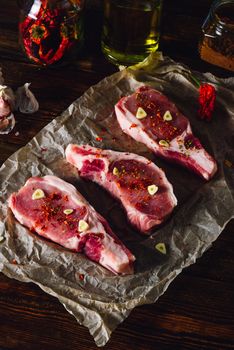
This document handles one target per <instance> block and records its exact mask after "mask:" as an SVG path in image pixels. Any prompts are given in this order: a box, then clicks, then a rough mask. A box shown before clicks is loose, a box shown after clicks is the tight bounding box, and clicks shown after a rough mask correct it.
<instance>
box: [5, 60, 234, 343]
mask: <svg viewBox="0 0 234 350" xmlns="http://www.w3.org/2000/svg"><path fill="white" fill-rule="evenodd" d="M190 74H191V72H190V71H189V70H188V69H187V68H186V67H184V66H182V65H181V64H178V63H175V62H173V61H171V60H170V59H168V58H166V59H163V58H162V57H161V58H160V55H156V56H151V57H149V58H148V60H147V61H145V62H144V63H143V64H141V65H138V66H135V67H132V68H129V69H127V70H126V69H124V70H122V71H121V72H118V73H116V74H114V75H112V76H110V77H107V78H105V79H104V80H102V81H101V82H100V83H98V84H97V85H96V86H93V87H91V88H90V89H89V90H88V91H87V92H86V93H85V94H84V95H83V96H82V97H80V98H79V99H78V100H76V101H75V102H74V103H73V104H72V105H71V106H70V107H69V108H68V109H67V110H66V111H65V112H64V113H63V114H62V115H61V116H59V117H57V118H56V119H55V120H53V121H52V122H51V123H50V124H48V125H47V126H46V127H45V128H44V129H43V130H42V131H41V132H39V134H38V135H36V137H34V138H33V139H32V141H30V142H29V143H28V144H27V145H26V146H25V147H23V148H22V149H20V150H19V151H18V152H16V153H15V154H13V155H12V156H11V157H10V158H9V159H8V160H7V161H6V162H5V163H4V164H3V165H2V167H1V170H0V184H1V185H0V186H1V196H0V235H2V236H5V241H4V242H2V243H1V244H0V271H2V272H3V273H4V274H5V275H7V276H9V277H12V278H15V279H17V280H20V281H22V282H34V283H36V284H37V285H38V286H40V288H42V289H43V290H44V291H45V292H47V293H49V294H50V295H53V296H55V297H56V298H58V300H59V301H60V302H61V303H62V304H63V305H64V307H65V308H66V309H67V311H68V312H70V313H71V314H72V315H73V316H74V317H75V318H76V319H77V321H78V322H79V323H80V324H82V325H84V326H86V327H88V329H89V331H90V333H91V334H92V336H93V337H94V340H95V342H96V344H97V346H103V345H105V343H106V342H107V341H108V340H109V338H110V336H111V332H112V331H113V330H114V329H115V328H116V327H117V325H118V324H119V323H120V322H122V321H123V320H124V319H125V318H126V317H127V316H128V315H129V313H130V312H131V310H132V309H133V308H134V307H135V306H137V305H142V304H146V303H153V302H155V301H156V300H157V299H158V297H159V296H160V295H162V294H163V293H164V292H165V290H166V289H167V287H168V285H169V284H170V283H171V282H172V281H173V279H174V278H175V277H176V276H177V275H178V274H179V273H180V272H181V271H182V269H183V268H184V267H186V266H189V265H190V264H192V263H194V262H195V261H196V260H197V258H199V257H200V256H201V255H202V254H203V253H204V252H205V251H206V250H207V249H208V248H209V247H210V246H211V245H212V242H213V241H215V240H216V239H217V237H218V236H219V234H220V233H221V231H222V230H223V228H224V226H225V225H226V223H227V222H228V221H229V220H230V219H231V218H232V217H233V216H234V215H233V214H234V213H233V208H234V200H233V188H234V172H233V167H232V163H234V150H233V129H234V91H233V87H234V79H227V80H221V79H217V78H215V77H214V76H212V75H211V74H206V75H202V74H199V73H197V72H193V73H192V74H194V76H196V78H198V79H200V80H202V81H209V82H211V83H214V84H215V87H216V89H217V102H216V108H215V112H214V116H213V119H212V121H211V122H210V123H206V122H204V121H201V120H199V119H198V117H197V110H198V105H197V100H198V90H197V88H196V87H195V86H194V85H193V84H192V83H191V80H190V79H189V77H190ZM142 84H150V85H152V86H153V87H155V88H157V89H158V90H160V91H162V92H163V93H165V94H166V95H167V96H168V97H169V98H170V99H171V100H172V101H173V102H175V103H176V104H177V106H178V107H179V109H180V110H181V111H182V112H183V113H184V114H185V115H186V116H187V117H188V118H189V120H190V122H191V125H192V128H193V131H194V134H195V135H196V136H198V137H199V138H200V140H201V142H202V143H203V144H204V146H205V148H206V149H207V150H208V151H209V152H210V153H211V154H213V155H214V157H215V159H216V160H217V162H218V167H219V170H218V173H217V174H216V175H215V177H214V178H213V179H212V180H211V181H209V182H205V181H204V180H202V179H200V178H199V177H197V176H196V175H194V174H193V173H190V172H189V171H187V170H185V169H183V168H182V167H179V166H176V165H172V164H169V163H167V162H166V161H162V160H159V159H158V158H156V157H155V156H154V155H153V154H152V153H151V152H149V151H148V150H147V148H146V147H145V146H143V145H142V144H140V143H137V142H135V141H134V140H133V139H131V138H130V137H128V136H126V135H125V134H123V133H122V131H121V129H120V127H119V126H118V124H117V122H116V118H115V114H114V104H115V103H116V102H117V101H118V100H119V98H120V97H121V96H123V95H128V94H130V93H131V92H133V91H134V90H135V89H136V88H137V87H138V86H140V85H142ZM97 137H99V138H102V139H103V141H102V142H100V141H96V138H97ZM70 142H72V143H78V144H79V143H82V144H84V143H89V144H90V145H93V146H97V147H103V148H111V149H113V150H118V151H130V152H135V153H138V154H140V155H144V156H146V157H148V158H149V159H151V160H153V161H154V162H155V163H156V164H157V165H159V166H160V167H162V168H163V169H164V170H165V172H166V175H167V177H168V179H169V181H170V182H171V183H172V184H173V186H174V191H175V195H176V196H177V198H178V206H177V207H176V209H175V210H174V212H173V214H172V216H171V217H170V219H169V220H168V221H167V222H166V223H165V224H164V225H162V226H161V227H160V228H158V229H156V230H155V231H154V233H153V234H152V235H151V236H149V237H145V236H142V235H140V234H139V233H137V232H136V231H134V229H133V228H132V227H131V225H130V224H129V223H128V221H127V219H126V215H125V213H124V211H123V209H122V208H121V206H120V204H119V203H118V202H117V201H116V200H114V199H113V198H111V196H110V195H109V194H107V193H106V192H105V191H104V190H103V189H101V188H100V187H98V186H97V185H96V184H93V183H91V182H87V181H84V180H82V179H80V178H79V176H78V174H77V170H76V169H75V168H74V167H72V166H71V165H69V164H68V163H66V161H65V159H64V150H65V148H66V146H67V145H68V144H69V143H70ZM47 174H54V175H56V176H59V177H61V178H62V179H64V180H66V181H68V182H70V183H72V184H73V185H75V186H76V188H77V189H78V190H79V191H80V192H81V193H82V194H83V195H84V196H85V197H86V198H87V199H88V200H89V202H90V203H91V204H92V205H93V206H94V207H95V209H96V210H97V211H99V212H100V213H101V214H102V215H103V216H104V217H105V218H106V219H107V220H108V221H109V223H110V225H111V226H112V228H113V230H114V232H115V233H116V234H117V235H118V236H119V237H120V238H121V239H122V241H123V242H124V243H125V244H126V245H127V246H128V248H129V249H130V250H131V251H132V252H133V253H134V254H135V256H136V264H135V274H134V275H132V276H124V277H121V276H115V275H113V274H112V273H111V272H109V271H107V270H105V269H104V268H102V267H101V266H99V265H98V264H96V263H94V262H91V261H89V260H87V259H86V258H85V256H83V255H82V254H77V253H73V252H69V251H68V250H66V249H64V248H62V247H60V246H59V245H57V244H54V243H51V242H49V241H47V240H45V239H43V238H40V237H39V236H37V235H35V234H33V233H30V232H29V230H28V229H26V228H25V227H23V226H21V225H20V224H19V223H18V222H17V221H16V220H15V219H14V217H13V215H12V213H11V211H10V210H9V209H8V207H7V199H8V197H9V195H10V194H11V193H12V192H14V191H17V190H18V189H19V188H20V187H21V186H23V185H24V183H25V181H26V180H27V179H28V178H29V177H31V176H44V175H47ZM159 242H163V243H165V245H166V248H167V254H166V255H164V254H161V253H160V252H159V251H157V250H156V249H155V245H156V244H157V243H159Z"/></svg>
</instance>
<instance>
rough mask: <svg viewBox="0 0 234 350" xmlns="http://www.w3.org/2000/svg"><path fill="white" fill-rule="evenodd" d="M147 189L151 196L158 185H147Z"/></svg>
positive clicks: (155, 191)
mask: <svg viewBox="0 0 234 350" xmlns="http://www.w3.org/2000/svg"><path fill="white" fill-rule="evenodd" d="M147 190H148V192H149V194H150V195H151V196H153V195H154V194H155V193H157V192H158V186H156V185H150V186H148V187H147Z"/></svg>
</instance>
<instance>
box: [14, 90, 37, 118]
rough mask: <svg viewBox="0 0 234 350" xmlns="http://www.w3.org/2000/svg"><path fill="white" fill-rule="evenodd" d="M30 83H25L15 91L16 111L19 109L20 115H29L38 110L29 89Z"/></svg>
mask: <svg viewBox="0 0 234 350" xmlns="http://www.w3.org/2000/svg"><path fill="white" fill-rule="evenodd" d="M29 86H30V83H25V84H24V85H23V86H21V87H19V88H18V89H17V90H16V93H15V96H16V109H19V111H20V112H21V113H25V114H30V113H34V112H37V111H38V109H39V103H38V101H37V99H36V97H35V96H34V94H33V93H32V91H31V90H30V89H29Z"/></svg>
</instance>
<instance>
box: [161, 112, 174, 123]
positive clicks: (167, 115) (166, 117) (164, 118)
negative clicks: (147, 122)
mask: <svg viewBox="0 0 234 350" xmlns="http://www.w3.org/2000/svg"><path fill="white" fill-rule="evenodd" d="M163 120H164V121H167V122H169V121H170V120H172V115H171V112H170V111H166V112H165V113H164V115H163Z"/></svg>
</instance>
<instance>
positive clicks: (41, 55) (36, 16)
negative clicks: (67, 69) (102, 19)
mask: <svg viewBox="0 0 234 350" xmlns="http://www.w3.org/2000/svg"><path fill="white" fill-rule="evenodd" d="M18 3H19V6H20V9H21V15H20V24H19V35H20V43H21V45H22V47H23V50H24V52H25V54H26V55H27V57H28V58H29V59H30V60H31V61H33V62H34V63H37V64H39V65H41V66H50V65H54V64H57V63H58V62H59V63H61V62H63V63H64V62H66V61H67V60H70V59H74V58H76V56H77V52H78V51H79V50H80V49H81V47H82V45H83V16H82V12H83V11H82V9H83V0H20V1H18Z"/></svg>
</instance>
